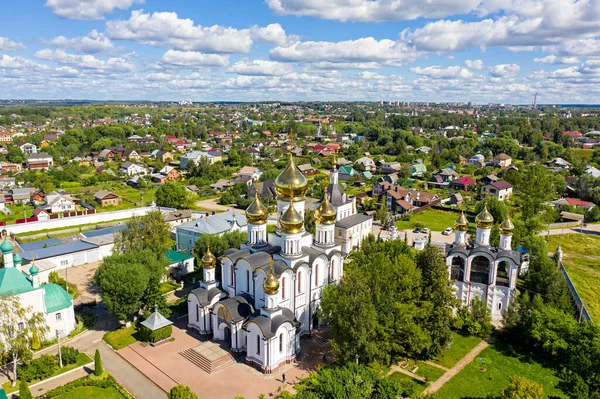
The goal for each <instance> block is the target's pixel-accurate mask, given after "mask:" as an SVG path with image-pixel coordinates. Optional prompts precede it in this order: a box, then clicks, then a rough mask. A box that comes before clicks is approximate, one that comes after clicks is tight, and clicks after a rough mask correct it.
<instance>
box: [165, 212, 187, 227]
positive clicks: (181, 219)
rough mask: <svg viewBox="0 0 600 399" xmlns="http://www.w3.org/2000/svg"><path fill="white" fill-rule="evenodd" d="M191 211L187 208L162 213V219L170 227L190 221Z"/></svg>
mask: <svg viewBox="0 0 600 399" xmlns="http://www.w3.org/2000/svg"><path fill="white" fill-rule="evenodd" d="M192 216H193V215H192V211H191V210H189V209H184V210H176V211H171V212H167V213H163V215H162V217H163V221H165V222H167V223H169V224H170V225H171V227H175V226H177V225H180V224H183V223H187V222H191V221H192Z"/></svg>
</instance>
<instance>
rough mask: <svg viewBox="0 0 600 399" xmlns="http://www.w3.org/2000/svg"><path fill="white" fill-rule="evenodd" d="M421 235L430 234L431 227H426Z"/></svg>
mask: <svg viewBox="0 0 600 399" xmlns="http://www.w3.org/2000/svg"><path fill="white" fill-rule="evenodd" d="M421 233H423V234H429V227H425V228H424V229H423V230H421Z"/></svg>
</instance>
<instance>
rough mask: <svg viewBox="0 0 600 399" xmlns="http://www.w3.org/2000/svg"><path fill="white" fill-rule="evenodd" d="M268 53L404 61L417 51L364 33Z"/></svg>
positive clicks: (286, 57) (282, 57)
mask: <svg viewBox="0 0 600 399" xmlns="http://www.w3.org/2000/svg"><path fill="white" fill-rule="evenodd" d="M269 56H270V58H271V59H273V60H276V61H284V62H306V63H316V62H330V63H369V62H378V63H383V64H385V65H406V64H408V63H410V62H412V61H414V60H415V59H416V58H417V57H418V53H417V52H416V51H414V50H413V49H411V48H410V47H409V46H407V45H406V44H405V43H403V42H400V41H398V42H397V41H393V40H388V39H384V40H375V39H374V38H372V37H366V38H361V39H357V40H347V41H342V42H296V43H294V44H291V45H289V46H287V47H282V46H279V47H275V48H274V49H272V50H271V51H270V53H269Z"/></svg>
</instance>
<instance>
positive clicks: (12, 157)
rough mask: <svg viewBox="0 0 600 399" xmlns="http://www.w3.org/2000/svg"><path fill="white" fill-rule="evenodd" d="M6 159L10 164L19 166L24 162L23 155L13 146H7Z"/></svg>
mask: <svg viewBox="0 0 600 399" xmlns="http://www.w3.org/2000/svg"><path fill="white" fill-rule="evenodd" d="M6 158H7V159H8V160H9V161H10V162H12V163H18V164H21V163H23V162H25V154H24V153H23V151H21V149H20V148H19V147H17V146H14V145H11V146H8V155H7V156H6Z"/></svg>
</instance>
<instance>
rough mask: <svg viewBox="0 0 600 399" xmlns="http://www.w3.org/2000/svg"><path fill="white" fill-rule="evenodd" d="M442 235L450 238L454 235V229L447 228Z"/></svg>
mask: <svg viewBox="0 0 600 399" xmlns="http://www.w3.org/2000/svg"><path fill="white" fill-rule="evenodd" d="M442 234H443V235H445V236H449V235H450V234H452V227H448V228H446V230H444V231H442Z"/></svg>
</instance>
